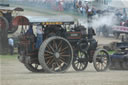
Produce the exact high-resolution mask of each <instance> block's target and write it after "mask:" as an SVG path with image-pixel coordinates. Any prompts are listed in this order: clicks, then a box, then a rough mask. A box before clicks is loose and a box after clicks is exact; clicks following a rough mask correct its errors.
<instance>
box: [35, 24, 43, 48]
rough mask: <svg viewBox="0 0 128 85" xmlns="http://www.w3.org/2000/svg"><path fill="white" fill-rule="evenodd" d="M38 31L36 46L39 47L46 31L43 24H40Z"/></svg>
mask: <svg viewBox="0 0 128 85" xmlns="http://www.w3.org/2000/svg"><path fill="white" fill-rule="evenodd" d="M36 32H37V40H36V48H39V47H40V45H41V44H42V42H43V33H44V28H43V26H42V25H40V24H38V25H37V27H36Z"/></svg>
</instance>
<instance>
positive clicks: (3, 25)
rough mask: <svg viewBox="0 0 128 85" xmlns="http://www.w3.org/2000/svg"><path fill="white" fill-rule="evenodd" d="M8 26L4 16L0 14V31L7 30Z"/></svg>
mask: <svg viewBox="0 0 128 85" xmlns="http://www.w3.org/2000/svg"><path fill="white" fill-rule="evenodd" d="M8 27H9V24H8V21H7V19H6V18H4V17H2V16H0V32H1V33H4V31H7V30H8Z"/></svg>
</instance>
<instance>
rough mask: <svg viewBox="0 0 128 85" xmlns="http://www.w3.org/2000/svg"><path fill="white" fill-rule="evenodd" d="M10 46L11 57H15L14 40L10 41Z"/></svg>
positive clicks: (10, 39)
mask: <svg viewBox="0 0 128 85" xmlns="http://www.w3.org/2000/svg"><path fill="white" fill-rule="evenodd" d="M8 44H9V52H10V54H11V55H13V51H14V40H13V39H12V38H9V39H8Z"/></svg>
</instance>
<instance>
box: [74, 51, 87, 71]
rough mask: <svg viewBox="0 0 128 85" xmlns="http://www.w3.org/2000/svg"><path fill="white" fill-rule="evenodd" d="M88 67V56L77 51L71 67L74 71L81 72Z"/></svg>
mask: <svg viewBox="0 0 128 85" xmlns="http://www.w3.org/2000/svg"><path fill="white" fill-rule="evenodd" d="M87 65H88V56H87V54H86V53H84V52H81V51H78V53H77V56H75V57H74V58H73V62H72V67H73V68H74V69H75V70H76V71H83V70H85V69H86V67H87Z"/></svg>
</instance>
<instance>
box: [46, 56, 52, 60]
mask: <svg viewBox="0 0 128 85" xmlns="http://www.w3.org/2000/svg"><path fill="white" fill-rule="evenodd" d="M50 58H53V56H48V57H45V59H50Z"/></svg>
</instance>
